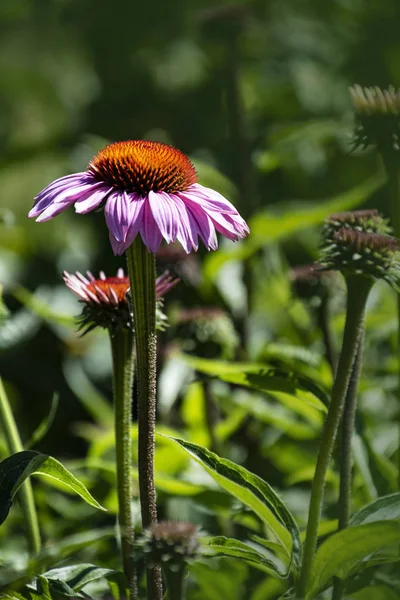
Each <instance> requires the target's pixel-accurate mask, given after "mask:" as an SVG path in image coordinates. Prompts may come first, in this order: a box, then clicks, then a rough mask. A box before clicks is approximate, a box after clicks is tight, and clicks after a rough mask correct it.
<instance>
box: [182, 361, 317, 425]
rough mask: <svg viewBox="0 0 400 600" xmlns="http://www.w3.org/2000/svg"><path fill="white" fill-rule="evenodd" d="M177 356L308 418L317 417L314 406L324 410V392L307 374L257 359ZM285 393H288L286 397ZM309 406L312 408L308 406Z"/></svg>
mask: <svg viewBox="0 0 400 600" xmlns="http://www.w3.org/2000/svg"><path fill="white" fill-rule="evenodd" d="M181 357H182V360H184V361H185V362H186V363H188V364H189V365H190V366H191V367H193V369H195V370H196V371H199V372H200V373H205V374H206V375H210V376H212V377H218V379H221V380H222V381H226V382H228V383H233V384H236V385H240V386H242V387H246V388H250V389H252V390H255V391H257V392H263V393H267V394H269V395H272V396H273V397H274V398H275V399H276V400H277V401H278V402H282V403H283V404H284V405H285V406H287V407H288V408H290V410H293V411H294V412H296V413H298V414H300V415H302V416H304V417H305V418H308V419H309V420H310V421H312V422H315V421H316V420H318V418H316V417H315V410H316V411H318V412H321V413H325V412H326V410H327V409H326V406H327V404H328V403H329V399H328V396H327V394H326V393H325V392H324V391H323V390H321V389H320V388H319V387H318V386H317V385H315V383H314V382H313V381H312V380H311V379H309V378H307V377H304V376H298V375H296V374H295V373H293V372H290V371H284V370H283V369H276V368H274V367H271V366H269V365H265V364H260V363H232V362H226V361H222V360H208V359H206V358H197V357H194V356H188V355H184V354H182V355H181ZM287 396H290V398H291V400H290V401H289V400H288V399H287ZM310 407H311V409H312V410H309V409H310Z"/></svg>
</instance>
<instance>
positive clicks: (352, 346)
mask: <svg viewBox="0 0 400 600" xmlns="http://www.w3.org/2000/svg"><path fill="white" fill-rule="evenodd" d="M346 283H347V312H346V324H345V328H344V334H343V343H342V350H341V353H340V358H339V364H338V368H337V371H336V375H335V381H334V384H333V387H332V395H331V402H330V405H329V409H328V414H327V416H326V420H325V425H324V430H323V433H322V437H321V443H320V447H319V453H318V459H317V464H316V468H315V475H314V479H313V484H312V491H311V502H310V509H309V513H308V523H307V532H306V539H305V543H304V552H303V561H302V566H301V573H300V578H299V583H298V590H297V595H298V597H299V598H308V596H307V592H308V589H309V586H310V578H311V575H312V566H313V560H314V555H315V550H316V546H317V538H318V527H319V523H320V519H321V512H322V503H323V498H324V491H325V483H326V474H327V471H328V468H329V463H330V460H331V456H332V451H333V447H334V444H335V439H336V435H337V431H338V427H339V423H340V419H341V416H342V412H343V407H344V403H345V399H346V393H347V388H348V385H349V380H350V376H351V371H352V367H353V363H354V360H355V356H356V352H357V347H358V341H359V339H360V332H361V330H362V327H363V322H364V313H365V306H366V302H367V299H368V294H369V291H370V289H371V286H372V281H370V280H369V279H367V278H364V277H362V276H361V277H360V276H350V277H348V278H347V279H346Z"/></svg>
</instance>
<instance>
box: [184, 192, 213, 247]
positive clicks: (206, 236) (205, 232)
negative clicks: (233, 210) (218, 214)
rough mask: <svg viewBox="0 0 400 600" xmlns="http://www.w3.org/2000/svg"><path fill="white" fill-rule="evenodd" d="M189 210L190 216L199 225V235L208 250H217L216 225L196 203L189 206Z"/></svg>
mask: <svg viewBox="0 0 400 600" xmlns="http://www.w3.org/2000/svg"><path fill="white" fill-rule="evenodd" d="M187 209H188V214H189V215H191V217H192V218H193V219H194V222H195V224H196V225H197V229H198V234H199V236H200V238H201V240H202V242H203V244H204V245H205V246H206V248H207V250H216V249H217V248H218V240H217V235H216V233H215V227H214V224H213V222H212V220H211V219H210V217H209V216H208V214H207V213H206V212H204V210H203V209H202V208H201V207H200V206H196V205H195V204H194V203H193V204H192V205H191V206H187Z"/></svg>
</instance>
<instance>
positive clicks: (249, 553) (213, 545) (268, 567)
mask: <svg viewBox="0 0 400 600" xmlns="http://www.w3.org/2000/svg"><path fill="white" fill-rule="evenodd" d="M204 549H205V551H207V550H208V549H210V550H212V553H211V555H212V556H215V555H217V556H230V557H232V558H240V559H242V560H245V561H247V562H250V563H252V564H254V565H255V566H256V567H258V568H260V569H262V570H263V571H267V572H268V573H271V574H272V575H275V576H277V577H278V578H279V579H286V578H287V577H288V576H289V572H288V571H286V572H285V571H282V570H281V569H279V567H278V566H277V565H276V564H275V563H274V562H273V561H272V560H269V559H268V558H266V557H265V556H264V555H263V554H261V552H258V550H256V549H255V548H252V547H251V546H249V545H248V544H245V543H244V542H240V541H239V540H235V539H232V538H227V537H225V536H218V537H213V538H208V539H206V540H205V542H204Z"/></svg>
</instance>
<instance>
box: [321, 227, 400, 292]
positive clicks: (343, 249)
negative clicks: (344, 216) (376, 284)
mask: <svg viewBox="0 0 400 600" xmlns="http://www.w3.org/2000/svg"><path fill="white" fill-rule="evenodd" d="M321 259H322V260H321V264H322V265H323V266H324V267H325V268H327V269H335V270H337V271H341V272H342V273H343V274H344V275H345V276H348V275H360V276H365V277H368V278H372V279H385V280H386V281H387V282H388V283H389V284H390V285H392V286H393V287H395V288H396V289H398V287H399V283H400V252H399V242H398V240H397V239H396V238H394V237H391V236H389V235H380V234H376V233H364V232H362V231H357V230H355V229H348V228H345V227H342V228H341V229H339V231H338V232H336V233H335V234H334V236H333V240H332V241H331V243H330V244H329V245H327V246H324V247H323V248H322V257H321Z"/></svg>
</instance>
